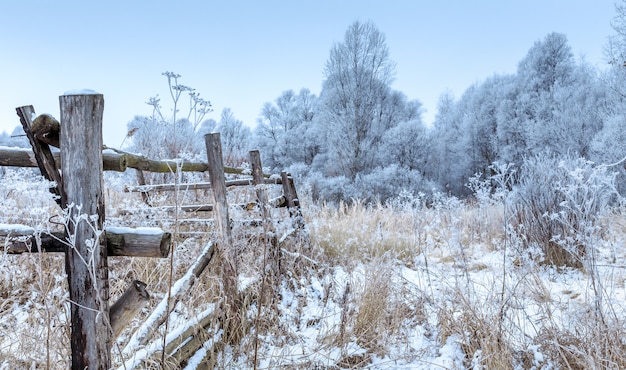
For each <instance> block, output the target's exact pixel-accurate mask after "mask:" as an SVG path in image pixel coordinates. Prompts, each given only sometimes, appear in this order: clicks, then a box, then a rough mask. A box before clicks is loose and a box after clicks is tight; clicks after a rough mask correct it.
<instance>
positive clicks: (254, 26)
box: [0, 0, 615, 147]
mask: <svg viewBox="0 0 626 370" xmlns="http://www.w3.org/2000/svg"><path fill="white" fill-rule="evenodd" d="M614 4H615V1H613V0H594V1H591V0H585V1H583V0H526V1H505V0H475V1H461V0H456V1H453V0H438V1H435V0H432V1H421V0H387V1H382V0H379V1H373V0H341V1H340V0H336V1H331V0H316V1H294V0H291V1H284V0H266V1H252V0H250V1H237V0H235V1H188V0H180V1H158V0H157V1H150V2H148V1H141V0H136V1H128V0H125V1H120V0H109V1H97V2H91V1H77V0H75V1H67V0H57V1H48V0H39V1H29V0H25V1H19V2H18V1H5V2H2V4H1V5H0V50H1V57H0V70H1V71H2V73H0V83H1V84H2V88H0V132H2V131H6V132H8V133H11V132H12V131H13V129H14V128H15V127H16V126H19V119H18V118H17V115H16V114H15V108H16V107H19V106H23V105H33V106H34V107H35V110H36V112H37V113H50V114H52V115H54V116H55V117H57V118H58V117H59V99H58V97H59V95H62V94H63V93H64V92H66V91H69V90H76V89H92V90H96V91H97V92H100V93H102V94H103V95H104V99H105V110H104V128H103V131H104V142H105V144H107V145H109V146H113V147H118V146H119V145H120V144H121V143H122V140H123V139H124V137H125V135H126V124H127V123H128V122H129V121H130V120H132V118H133V117H134V116H135V115H148V114H150V113H151V107H150V106H148V105H146V104H145V102H146V101H148V98H150V97H152V96H155V95H156V94H158V95H159V96H160V97H161V101H162V102H163V106H164V108H165V109H169V108H170V107H171V105H170V104H169V100H168V90H167V80H166V78H165V77H164V76H162V75H161V73H162V72H164V71H172V72H176V73H178V74H180V75H182V78H181V79H180V81H179V82H180V83H181V84H184V85H187V86H190V87H193V88H195V89H196V91H197V92H199V93H200V96H201V97H203V98H204V99H208V100H210V101H211V103H212V104H213V108H214V111H213V112H212V113H210V114H209V115H208V116H207V118H213V119H215V120H216V121H219V118H220V114H221V112H222V110H223V109H224V108H230V109H231V110H232V112H233V114H234V116H235V117H236V118H237V119H240V120H242V121H243V122H244V123H245V124H247V125H248V126H251V127H254V126H255V125H256V119H257V118H258V116H259V112H260V111H261V108H262V107H263V104H264V103H265V102H271V101H274V100H275V99H276V98H277V97H278V96H279V95H280V94H281V93H282V92H283V91H285V90H290V89H291V90H294V91H296V92H298V91H299V90H300V89H302V88H308V89H309V90H311V92H312V93H314V94H316V95H318V94H319V92H320V90H321V86H322V82H323V70H324V64H325V63H326V60H327V59H328V56H329V52H330V49H331V47H332V46H333V44H334V43H336V42H341V41H343V37H344V34H345V32H346V30H347V28H348V27H349V26H350V24H351V23H353V22H354V21H355V20H360V21H372V22H373V23H374V24H375V25H376V27H377V28H378V29H379V30H380V31H381V32H382V33H384V34H385V37H386V41H387V46H388V47H389V51H390V58H391V59H392V60H393V61H394V62H395V63H396V65H397V67H396V78H395V81H394V83H393V84H392V88H394V89H396V90H400V91H402V92H403V93H404V94H406V95H407V97H408V98H409V99H417V100H419V101H421V102H422V104H423V105H424V108H425V109H426V112H425V114H424V119H425V121H426V122H427V123H430V122H432V120H433V118H434V115H435V113H436V109H437V101H438V99H439V96H440V95H441V94H442V93H444V92H446V91H451V92H452V93H453V94H454V95H455V96H456V97H457V98H458V97H459V96H460V95H461V94H462V93H463V91H465V89H467V88H468V87H469V86H471V85H472V84H473V83H476V82H480V81H483V80H484V79H486V78H488V77H490V76H492V75H493V74H496V73H498V74H504V73H514V72H515V71H516V69H517V63H518V62H519V61H520V60H521V59H522V58H523V57H524V56H525V55H526V53H527V52H528V50H529V49H530V48H531V46H532V45H533V43H534V42H536V41H539V40H541V39H543V38H544V37H545V36H546V35H547V34H548V33H550V32H560V33H563V34H565V35H566V36H567V38H568V40H569V43H570V46H571V47H572V50H573V52H574V54H575V56H576V57H577V58H579V57H584V58H585V60H586V61H587V62H589V63H590V64H592V65H594V66H602V65H603V64H605V62H604V55H603V50H604V47H605V46H606V43H607V38H608V36H610V35H612V34H613V30H612V29H611V26H610V22H611V21H612V19H613V17H614V16H615V6H614Z"/></svg>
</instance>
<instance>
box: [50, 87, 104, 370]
mask: <svg viewBox="0 0 626 370" xmlns="http://www.w3.org/2000/svg"><path fill="white" fill-rule="evenodd" d="M59 104H60V108H61V109H60V110H61V173H62V174H63V177H62V180H61V181H62V186H61V203H62V208H64V209H67V212H68V216H69V220H70V222H68V225H67V228H66V235H65V236H66V237H65V238H64V239H65V240H70V239H69V236H70V235H71V236H72V239H71V240H73V241H74V243H73V245H72V246H71V247H68V248H67V249H66V253H65V271H66V273H67V280H68V286H69V301H70V302H71V304H70V317H71V333H70V347H71V352H72V356H71V359H72V361H71V363H72V369H85V368H88V369H90V370H96V369H98V370H99V369H103V370H104V369H110V368H111V332H110V330H109V322H108V319H109V304H108V301H109V270H108V266H107V248H106V246H105V238H103V237H100V236H99V235H98V234H97V233H96V230H103V228H102V225H103V223H104V216H105V214H104V209H105V208H104V194H103V185H102V183H103V179H102V171H103V165H102V115H103V111H104V97H103V96H102V95H101V94H97V93H85V94H77V95H62V96H60V97H59ZM53 169H54V167H53ZM54 170H55V171H56V169H54ZM85 261H89V263H85Z"/></svg>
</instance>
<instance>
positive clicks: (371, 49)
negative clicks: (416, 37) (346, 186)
mask: <svg viewBox="0 0 626 370" xmlns="http://www.w3.org/2000/svg"><path fill="white" fill-rule="evenodd" d="M394 73H395V64H394V63H393V62H392V61H391V60H390V59H389V50H388V48H387V45H386V42H385V36H384V35H383V34H382V33H381V32H380V31H379V30H378V29H377V28H376V26H374V24H373V23H371V22H367V23H362V22H359V21H356V22H354V23H353V24H352V25H351V26H350V27H349V28H348V30H347V31H346V34H345V36H344V40H343V42H341V43H337V44H335V45H334V46H333V47H332V49H331V51H330V56H329V58H328V61H327V62H326V67H325V69H324V77H325V81H324V83H323V88H322V93H321V95H320V99H321V101H322V104H323V107H322V111H321V114H322V115H323V118H322V122H324V125H325V129H326V139H327V145H326V148H327V149H328V152H327V153H325V155H326V157H327V162H326V163H327V167H326V169H327V172H328V174H330V175H343V176H346V177H347V178H351V179H354V178H355V177H356V175H357V174H358V173H360V172H363V171H364V170H366V169H367V168H370V167H372V166H373V161H374V159H375V157H376V154H375V148H376V147H377V146H378V145H379V143H380V138H381V136H382V134H383V132H384V131H385V130H386V129H389V128H391V126H392V125H393V124H397V123H398V122H392V121H390V120H388V119H384V118H387V117H385V115H384V114H383V111H384V109H385V108H386V107H389V106H388V105H386V102H387V100H388V99H389V98H390V96H391V89H390V87H389V85H390V83H391V82H392V80H393V77H394Z"/></svg>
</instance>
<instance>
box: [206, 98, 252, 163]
mask: <svg viewBox="0 0 626 370" xmlns="http://www.w3.org/2000/svg"><path fill="white" fill-rule="evenodd" d="M215 131H216V132H219V133H220V139H221V141H222V155H223V157H224V163H226V164H228V165H238V164H240V163H241V162H242V161H244V160H245V159H246V158H247V157H248V152H249V150H250V137H251V136H252V132H251V131H250V128H249V127H248V126H245V125H244V124H243V122H242V121H240V120H238V119H237V118H235V116H234V114H233V112H232V111H231V110H230V108H224V110H222V115H221V117H220V121H219V123H218V124H217V127H216V129H215Z"/></svg>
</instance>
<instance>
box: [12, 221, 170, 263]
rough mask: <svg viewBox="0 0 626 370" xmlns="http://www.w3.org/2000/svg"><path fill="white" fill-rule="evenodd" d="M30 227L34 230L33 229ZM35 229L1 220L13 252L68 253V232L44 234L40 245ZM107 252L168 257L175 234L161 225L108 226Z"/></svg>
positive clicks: (128, 255)
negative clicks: (66, 239)
mask: <svg viewBox="0 0 626 370" xmlns="http://www.w3.org/2000/svg"><path fill="white" fill-rule="evenodd" d="M29 229H30V230H29ZM34 232H35V231H34V229H32V228H28V227H26V226H24V228H22V229H21V230H20V229H18V228H16V227H15V225H4V226H3V225H2V224H0V236H4V237H8V239H9V240H8V241H7V248H6V252H7V253H9V254H20V253H37V252H39V251H41V252H49V253H50V252H60V253H65V250H66V248H67V242H65V241H64V240H65V239H64V237H65V236H64V232H53V233H52V234H41V235H40V237H39V239H40V241H41V244H40V245H37V241H36V238H35V236H34V235H33V234H34ZM105 234H106V246H107V254H108V256H109V257H114V256H127V257H156V258H165V257H167V256H168V254H169V250H170V246H171V245H172V234H171V233H169V232H163V230H161V229H158V228H147V227H146V228H138V229H131V228H126V227H108V228H106V230H105Z"/></svg>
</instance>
